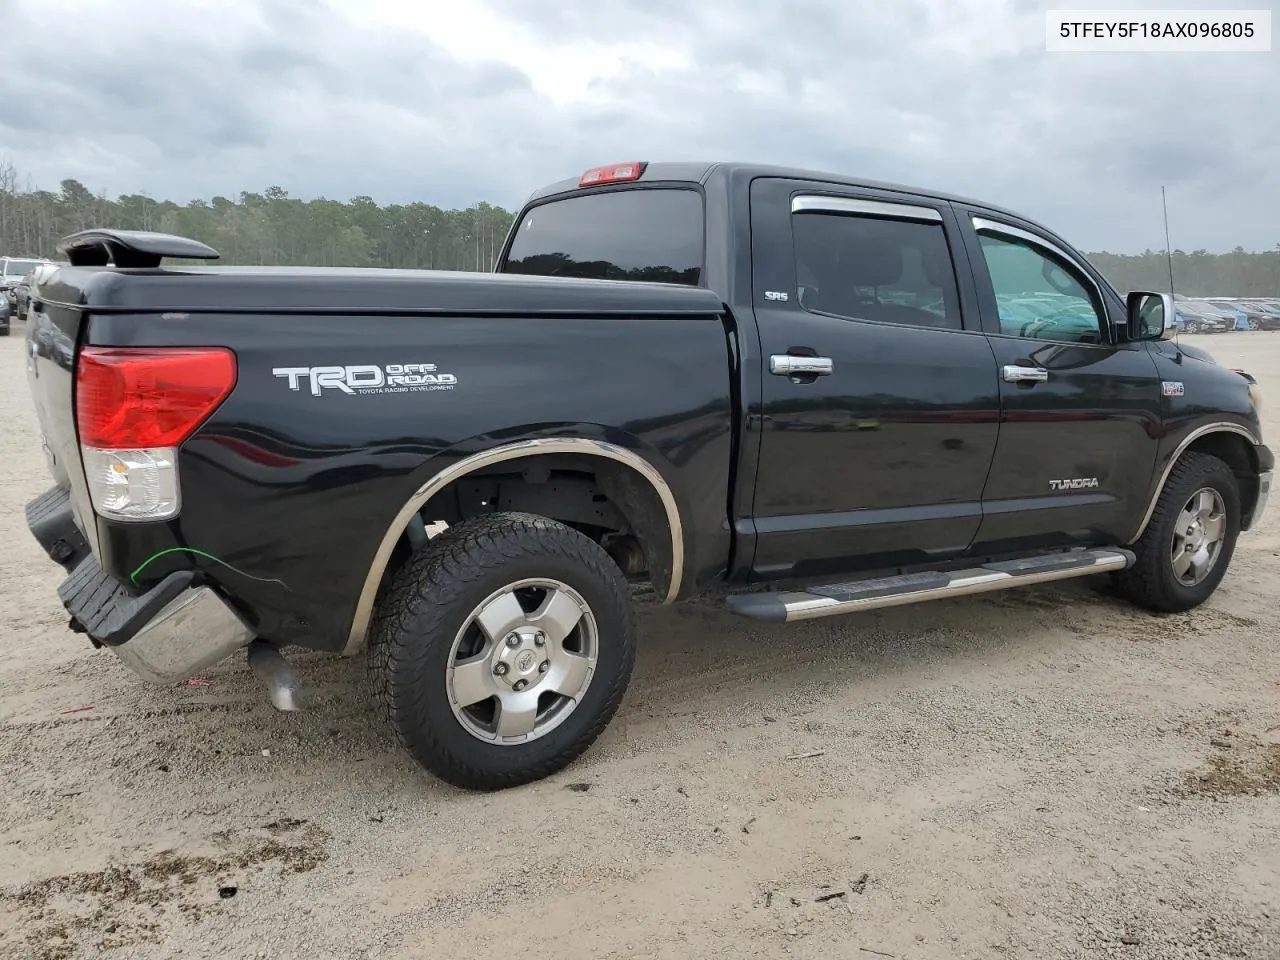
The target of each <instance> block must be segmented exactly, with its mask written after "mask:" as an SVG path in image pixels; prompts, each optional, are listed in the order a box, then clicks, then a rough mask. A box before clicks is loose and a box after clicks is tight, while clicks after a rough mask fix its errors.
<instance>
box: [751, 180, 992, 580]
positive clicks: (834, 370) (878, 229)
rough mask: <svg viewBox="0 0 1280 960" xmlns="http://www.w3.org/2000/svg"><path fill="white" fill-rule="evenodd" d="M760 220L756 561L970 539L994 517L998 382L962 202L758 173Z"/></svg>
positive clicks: (918, 550) (808, 568)
mask: <svg viewBox="0 0 1280 960" xmlns="http://www.w3.org/2000/svg"><path fill="white" fill-rule="evenodd" d="M751 224H752V262H753V268H752V269H753V277H752V280H753V292H752V296H753V306H754V309H755V314H756V322H757V325H758V329H759V335H760V347H761V355H762V358H763V360H762V367H763V373H762V381H763V382H762V384H761V400H762V405H761V408H760V409H759V410H758V411H755V413H756V416H753V417H752V418H751V420H750V423H749V429H753V428H758V429H759V430H760V431H761V433H760V456H759V464H758V469H757V473H756V478H755V494H754V505H753V511H752V512H753V522H754V525H755V529H756V533H757V546H756V554H755V561H754V572H755V574H756V575H757V576H761V577H776V576H787V575H795V576H808V575H815V574H823V573H828V572H841V571H852V570H858V569H866V568H884V567H889V566H893V565H897V564H908V563H918V562H921V561H927V560H937V559H943V558H946V557H951V556H956V555H959V554H961V553H963V552H964V551H965V550H966V549H967V548H968V546H969V544H970V541H971V540H972V539H973V536H974V534H975V533H976V531H977V529H978V525H979V522H980V520H981V505H980V504H981V494H982V488H983V485H984V484H985V482H986V478H987V471H988V468H989V467H990V465H991V458H992V455H993V453H994V450H995V444H996V433H997V430H998V423H997V418H998V407H999V385H998V383H997V380H996V370H995V361H994V358H993V356H992V353H991V348H990V346H989V345H988V343H987V340H986V337H985V336H984V335H983V332H982V329H981V325H980V321H979V316H978V310H977V304H976V300H975V299H974V296H973V290H972V286H971V283H970V282H968V281H969V280H970V279H971V274H970V271H969V266H968V262H967V260H966V254H965V248H964V244H963V241H962V240H961V238H960V235H959V233H958V230H957V225H956V222H955V220H954V215H953V213H952V211H951V208H950V205H949V204H947V203H945V202H942V201H936V202H935V201H930V200H925V199H921V198H919V197H914V196H905V195H899V194H894V193H891V192H888V191H870V190H858V189H854V188H840V187H836V186H831V185H827V184H816V183H812V182H805V181H791V180H781V179H759V180H756V181H754V183H753V184H752V189H751Z"/></svg>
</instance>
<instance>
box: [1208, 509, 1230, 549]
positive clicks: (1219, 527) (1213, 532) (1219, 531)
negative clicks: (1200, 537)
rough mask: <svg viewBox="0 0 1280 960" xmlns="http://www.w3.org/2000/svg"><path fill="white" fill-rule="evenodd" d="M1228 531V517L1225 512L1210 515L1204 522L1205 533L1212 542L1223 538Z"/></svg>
mask: <svg viewBox="0 0 1280 960" xmlns="http://www.w3.org/2000/svg"><path fill="white" fill-rule="evenodd" d="M1226 531H1227V518H1226V516H1225V515H1223V514H1219V515H1218V516H1216V517H1209V518H1208V519H1206V520H1205V522H1204V535H1205V538H1206V539H1207V540H1208V541H1209V542H1210V543H1216V542H1217V541H1219V540H1221V539H1222V537H1223V535H1224V534H1225V533H1226Z"/></svg>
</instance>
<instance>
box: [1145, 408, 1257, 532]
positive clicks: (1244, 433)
mask: <svg viewBox="0 0 1280 960" xmlns="http://www.w3.org/2000/svg"><path fill="white" fill-rule="evenodd" d="M1211 433H1234V434H1237V435H1238V436H1241V437H1244V438H1245V439H1246V440H1248V441H1249V442H1250V443H1252V444H1253V445H1254V446H1255V447H1256V446H1257V445H1258V444H1259V443H1260V442H1261V441H1260V440H1259V439H1258V438H1257V437H1256V436H1255V435H1254V433H1253V431H1252V430H1249V429H1248V428H1246V427H1242V426H1241V425H1240V424H1238V423H1231V422H1230V421H1222V422H1219V423H1206V424H1204V425H1203V426H1200V427H1196V429H1194V430H1192V431H1191V432H1190V433H1188V434H1187V435H1186V436H1185V437H1183V438H1182V442H1181V443H1179V444H1178V446H1177V448H1176V449H1175V450H1174V451H1173V456H1171V457H1170V458H1169V462H1168V463H1167V464H1165V468H1164V471H1163V472H1162V473H1161V474H1160V481H1159V483H1157V484H1156V488H1155V491H1154V492H1153V493H1152V494H1151V502H1150V503H1148V504H1147V510H1146V513H1144V514H1143V515H1142V522H1141V523H1140V524H1138V530H1137V532H1136V533H1134V535H1133V536H1132V537H1131V538H1130V539H1129V541H1128V544H1126V545H1129V544H1134V543H1137V542H1138V540H1139V539H1140V538H1141V537H1142V535H1143V534H1144V533H1146V532H1147V524H1149V523H1150V522H1151V516H1152V514H1154V513H1155V512H1156V504H1157V503H1159V502H1160V496H1161V494H1163V493H1164V487H1165V484H1166V483H1168V482H1169V474H1171V473H1173V468H1174V467H1175V466H1177V464H1178V460H1179V459H1181V457H1182V455H1183V454H1184V453H1186V452H1187V449H1188V448H1189V447H1190V446H1191V445H1192V444H1193V443H1195V442H1196V441H1197V440H1199V439H1200V438H1201V437H1207V436H1208V435H1209V434H1211Z"/></svg>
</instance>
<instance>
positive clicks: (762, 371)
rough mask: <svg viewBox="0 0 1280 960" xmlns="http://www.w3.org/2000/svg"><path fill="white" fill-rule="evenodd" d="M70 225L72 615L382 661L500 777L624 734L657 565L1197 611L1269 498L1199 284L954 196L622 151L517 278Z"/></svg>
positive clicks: (128, 653) (199, 655)
mask: <svg viewBox="0 0 1280 960" xmlns="http://www.w3.org/2000/svg"><path fill="white" fill-rule="evenodd" d="M62 250H63V252H64V253H65V255H66V257H67V260H68V261H69V263H68V265H65V266H59V267H57V268H56V269H51V270H45V271H42V272H41V273H40V275H39V277H38V278H37V281H36V286H34V287H33V289H32V291H31V308H30V310H29V317H30V322H29V324H28V330H27V347H28V367H27V369H28V378H29V381H30V388H31V392H32V395H33V397H34V400H35V407H36V410H37V412H38V416H39V420H40V426H41V429H42V435H43V443H44V451H45V453H46V455H47V458H48V465H49V470H50V472H51V474H52V478H53V485H52V486H51V487H50V488H49V490H48V492H47V493H45V494H43V495H42V496H40V497H39V498H37V499H36V500H34V501H33V502H32V503H30V504H29V505H28V507H27V521H28V525H29V527H30V529H31V532H32V534H33V535H34V536H35V537H36V539H37V540H38V541H39V542H40V544H41V545H42V546H43V547H44V549H45V550H46V551H47V553H48V554H49V556H50V557H51V558H52V560H53V561H55V562H56V563H58V564H60V565H61V566H62V567H63V568H64V569H65V571H66V578H65V580H64V582H63V583H62V585H61V587H60V588H59V589H58V594H59V598H60V600H61V602H62V604H63V605H64V606H65V608H66V610H67V613H68V615H69V618H70V621H69V626H70V629H71V630H72V631H75V632H79V633H83V634H85V635H86V636H87V638H88V640H89V642H90V643H92V644H93V645H94V646H95V647H106V648H108V649H110V650H111V651H112V652H114V653H115V654H116V655H117V656H118V657H119V658H120V659H121V660H122V661H123V662H124V663H125V664H126V665H128V666H129V667H130V668H131V669H132V670H133V671H134V672H135V673H137V674H138V675H139V676H140V677H142V678H144V679H146V680H150V681H154V682H159V683H173V682H177V681H181V680H182V679H183V678H185V677H188V676H190V675H192V674H193V673H195V672H196V671H199V670H202V669H204V668H206V667H208V666H209V665H211V664H213V663H214V662H216V661H220V660H222V659H223V658H225V657H228V656H229V655H231V654H234V653H237V652H241V653H242V654H243V655H246V656H247V659H248V662H249V663H250V665H251V666H252V670H253V672H254V673H255V674H257V675H259V676H260V677H261V678H262V679H263V680H264V681H265V684H266V688H267V690H268V692H269V694H270V697H271V700H272V702H273V703H274V704H275V705H276V706H277V707H280V708H282V709H293V708H297V707H299V706H300V705H302V704H304V703H305V697H304V696H303V695H302V692H301V688H300V686H299V683H298V679H297V675H296V674H295V673H294V672H293V670H292V669H291V668H290V666H289V665H288V663H287V661H286V659H285V657H284V656H283V654H282V651H285V650H286V649H287V648H293V647H300V648H309V649H311V650H315V651H324V652H328V653H332V654H338V655H347V656H351V655H356V654H358V653H361V652H362V651H363V653H364V656H365V657H366V662H367V670H368V674H369V681H370V687H371V699H372V702H373V704H374V708H375V712H376V714H377V715H378V716H379V717H380V718H382V719H383V720H384V721H386V723H387V724H388V725H389V729H390V730H392V731H394V735H395V736H396V737H397V738H398V740H399V742H400V743H401V744H402V745H403V746H404V748H406V749H407V750H408V751H409V752H410V753H411V754H412V756H413V757H414V758H415V759H416V760H417V761H418V763H420V764H421V766H422V767H424V768H425V769H426V770H427V771H430V772H431V773H433V774H435V775H437V776H438V777H440V778H442V779H444V780H446V781H448V782H450V783H453V784H456V785H459V786H462V787H466V788H472V789H486V790H487V789H498V788H504V787H510V786H514V785H517V784H521V783H526V782H530V781H533V780H536V779H539V778H542V777H545V776H547V775H549V774H551V773H553V772H555V771H558V770H560V769H562V768H564V767H565V766H567V765H568V764H570V763H571V762H572V761H573V760H574V759H575V758H576V757H578V756H579V755H580V754H581V753H582V752H583V751H584V750H585V749H586V748H587V747H588V746H589V745H590V744H591V743H592V742H593V740H594V739H595V738H596V737H597V736H598V735H599V734H600V732H601V730H602V729H603V728H604V727H605V725H606V724H607V723H608V722H609V721H610V719H611V718H612V716H613V715H614V713H615V711H616V710H617V709H618V707H619V703H620V701H621V700H622V697H623V694H624V691H625V690H626V688H627V685H628V682H629V679H630V676H631V672H632V664H633V660H634V655H635V649H636V626H635V619H634V614H633V609H632V607H633V601H634V598H635V597H636V596H637V594H640V593H643V592H644V591H645V590H646V589H651V590H652V592H653V594H654V596H655V597H656V599H657V600H658V601H659V602H661V603H667V604H671V603H678V602H680V601H683V600H686V599H687V598H690V597H694V596H696V595H699V594H714V595H719V596H723V597H724V602H725V606H726V613H727V614H728V615H736V616H740V617H745V618H749V619H753V620H757V621H770V622H792V621H801V620H810V619H813V618H817V617H830V616H836V615H841V614H849V613H857V612H861V611H866V610H872V609H876V608H881V607H888V606H893V605H898V604H912V603H920V602H923V601H928V600H935V599H939V598H945V597H959V596H962V595H967V594H976V593H980V592H983V591H991V590H1002V589H1006V588H1012V587H1020V586H1025V585H1029V584H1037V583H1044V582H1046V581H1058V580H1065V579H1068V578H1072V577H1086V576H1091V575H1099V576H1100V577H1101V578H1103V579H1105V578H1106V577H1109V578H1110V580H1111V581H1113V589H1114V590H1115V591H1117V592H1118V593H1119V594H1120V595H1122V596H1124V597H1126V598H1129V599H1130V600H1132V601H1133V602H1134V603H1136V604H1138V605H1139V606H1141V607H1145V608H1146V609H1148V610H1152V611H1185V610H1189V609H1191V608H1193V607H1196V606H1197V605H1199V604H1202V603H1204V602H1205V601H1206V600H1207V599H1208V598H1209V596H1210V595H1211V594H1212V593H1213V592H1214V590H1215V589H1216V588H1217V587H1218V585H1219V583H1220V582H1221V581H1222V578H1223V577H1224V576H1225V575H1226V573H1227V569H1228V564H1229V563H1230V561H1231V557H1232V553H1233V550H1234V549H1235V546H1236V539H1237V536H1238V535H1239V534H1240V533H1241V532H1242V531H1247V530H1249V529H1250V528H1251V527H1253V526H1254V525H1255V524H1256V523H1257V522H1258V518H1259V516H1260V514H1261V513H1262V510H1263V508H1264V505H1265V503H1266V500H1267V496H1268V492H1269V489H1270V486H1271V477H1272V467H1273V457H1272V454H1271V451H1270V450H1269V449H1268V448H1267V447H1266V446H1265V445H1264V444H1263V442H1262V437H1261V431H1260V425H1259V415H1258V412H1259V404H1260V402H1261V398H1260V397H1259V395H1258V392H1257V387H1256V384H1255V383H1253V382H1252V380H1251V378H1249V377H1248V376H1247V375H1242V373H1241V372H1239V371H1234V370H1230V369H1227V368H1225V367H1222V366H1219V365H1217V364H1216V363H1214V361H1213V360H1212V359H1211V358H1210V357H1209V356H1208V355H1207V354H1205V353H1204V352H1202V351H1200V350H1198V349H1196V348H1194V347H1192V346H1188V345H1185V344H1183V343H1180V342H1179V341H1178V339H1177V338H1176V337H1174V336H1173V334H1172V329H1171V321H1172V319H1173V316H1174V304H1173V302H1172V300H1171V299H1170V297H1169V296H1168V295H1167V294H1162V293H1158V292H1149V291H1135V292H1130V293H1127V294H1125V295H1121V294H1120V293H1118V292H1117V291H1116V290H1115V289H1114V288H1113V287H1112V286H1111V284H1110V283H1108V282H1107V280H1106V279H1105V278H1104V277H1103V276H1102V275H1101V274H1100V273H1099V272H1098V270H1097V269H1095V267H1094V266H1093V265H1092V264H1090V263H1089V261H1088V260H1087V259H1086V258H1085V257H1083V256H1082V255H1081V254H1080V253H1079V252H1077V251H1076V250H1075V249H1073V248H1072V246H1071V245H1070V244H1068V243H1067V242H1066V241H1065V240H1063V239H1062V238H1061V237H1059V236H1057V235H1056V234H1055V233H1053V232H1051V231H1049V230H1047V229H1046V228H1044V227H1043V226H1041V225H1039V224H1037V223H1035V222H1033V221H1032V220H1029V219H1027V218H1026V217H1022V216H1019V215H1017V214H1015V213H1012V212H1010V211H1008V210H1004V209H1000V208H998V207H994V206H991V205H989V204H986V203H981V202H978V201H974V200H966V199H963V198H959V197H953V196H944V195H942V194H938V193H935V192H930V191H925V190H918V189H912V188H907V187H901V186H893V185H889V184H883V183H873V182H867V181H864V180H859V179H853V178H848V177H843V176H834V175H829V174H822V173H813V172H806V171H803V170H790V169H777V168H770V167H763V166H758V165H747V164H728V163H721V164H694V163H658V162H654V163H619V164H611V165H608V166H604V167H598V168H594V169H592V170H589V171H587V172H586V173H585V174H583V175H581V176H579V177H574V178H571V179H568V180H565V181H563V182H559V183H555V184H553V185H550V186H548V187H546V188H544V189H541V190H539V191H537V192H536V193H534V194H533V195H532V196H531V197H530V198H529V200H528V201H527V203H526V204H525V205H524V206H523V208H522V209H521V210H520V211H519V213H518V215H517V216H516V218H515V220H514V222H513V225H512V227H511V230H510V233H509V235H508V237H507V238H506V240H505V243H504V245H503V247H502V249H501V252H500V255H499V256H498V258H497V261H496V264H495V267H494V270H493V272H492V273H488V274H485V273H460V272H459V273H451V272H434V271H415V270H381V269H336V268H330V269H318V268H283V267H221V266H217V265H204V264H200V265H194V264H193V263H192V262H193V261H202V260H212V259H216V257H217V254H216V252H215V251H214V250H212V249H211V248H209V247H207V246H205V245H204V244H202V243H200V242H199V241H197V240H193V239H189V238H184V237H175V236H170V235H162V234H155V233H139V232H127V231H118V230H109V229H100V230H89V231H84V232H81V233H78V234H75V235H72V236H70V237H68V238H67V239H66V240H65V241H64V243H63V245H62ZM852 636H856V633H855V634H853V635H852Z"/></svg>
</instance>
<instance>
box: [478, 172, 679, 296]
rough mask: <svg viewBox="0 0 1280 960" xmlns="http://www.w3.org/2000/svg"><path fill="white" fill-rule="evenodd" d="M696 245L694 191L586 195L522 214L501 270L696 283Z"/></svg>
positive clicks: (621, 192)
mask: <svg viewBox="0 0 1280 960" xmlns="http://www.w3.org/2000/svg"><path fill="white" fill-rule="evenodd" d="M702 246H703V228H702V196H701V195H700V194H699V193H697V192H696V191H694V190H680V189H671V190H668V189H649V190H620V191H613V192H609V193H588V194H583V195H582V196H576V197H569V198H566V199H564V200H553V201H551V202H550V203H544V204H542V205H541V206H537V207H534V208H532V209H531V210H529V211H528V212H526V213H525V215H524V219H523V220H522V221H521V222H520V226H519V228H518V229H517V230H516V233H515V237H514V238H513V240H512V242H511V249H510V251H509V253H508V254H507V261H506V263H505V264H504V265H503V267H502V272H503V273H522V274H539V275H542V276H549V277H589V278H595V279H600V280H650V281H657V282H660V283H679V284H688V285H690V286H697V285H698V283H699V282H700V281H701V279H702V261H703V253H702Z"/></svg>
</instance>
